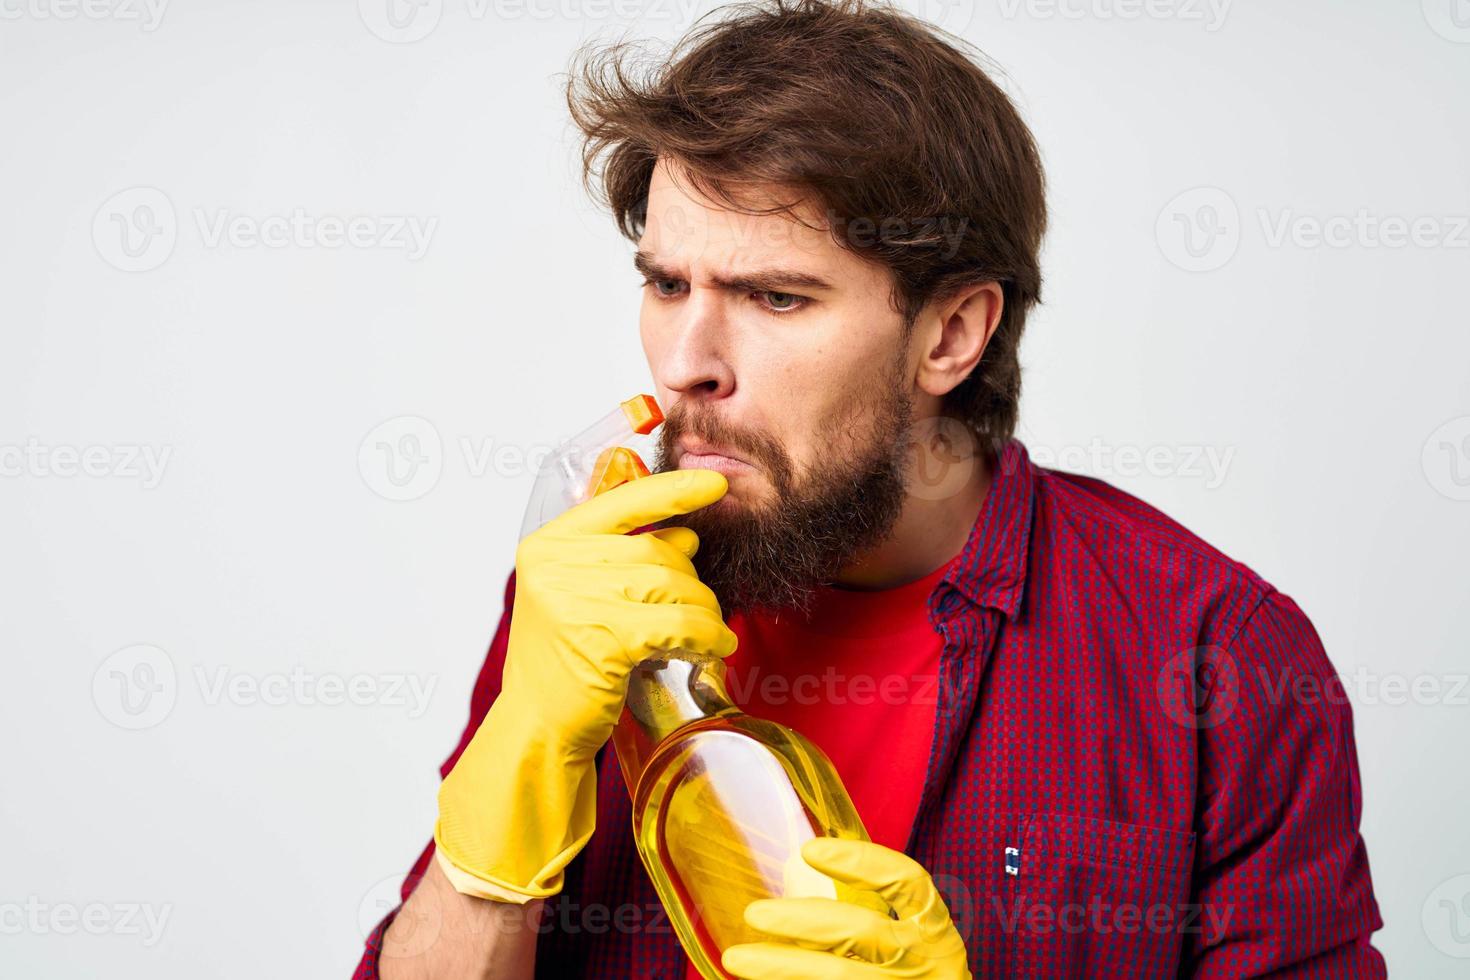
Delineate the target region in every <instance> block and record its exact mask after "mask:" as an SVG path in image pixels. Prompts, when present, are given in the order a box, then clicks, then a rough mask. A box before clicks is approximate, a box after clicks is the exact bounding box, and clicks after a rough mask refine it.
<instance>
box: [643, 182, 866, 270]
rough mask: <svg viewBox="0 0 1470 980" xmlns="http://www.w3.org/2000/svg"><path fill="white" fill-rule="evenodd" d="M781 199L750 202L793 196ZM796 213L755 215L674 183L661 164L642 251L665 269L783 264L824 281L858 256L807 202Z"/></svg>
mask: <svg viewBox="0 0 1470 980" xmlns="http://www.w3.org/2000/svg"><path fill="white" fill-rule="evenodd" d="M779 195H780V192H779V190H778V189H777V188H775V187H772V188H771V189H770V190H769V192H767V193H764V194H761V193H760V192H759V191H758V190H757V191H753V192H750V193H748V194H747V195H746V198H745V200H746V201H748V202H749V204H750V205H754V207H760V206H761V205H760V203H759V202H760V200H761V198H765V199H767V200H769V201H770V202H772V203H776V202H778V201H783V200H784V201H790V200H791V197H790V195H789V192H788V196H786V197H785V198H782V197H780V196H779ZM742 203H744V202H742ZM754 207H752V208H751V209H752V210H753V209H754ZM794 211H795V215H794V216H793V214H789V213H786V212H781V211H777V212H773V213H765V214H761V213H756V214H751V213H749V212H748V211H747V210H745V209H742V208H732V207H730V206H729V205H726V204H725V203H723V202H720V201H714V200H711V199H709V198H708V197H705V196H704V195H703V194H701V193H700V192H699V190H698V189H697V188H695V187H694V186H693V185H692V184H691V183H690V182H689V180H688V178H687V177H686V178H681V179H679V180H677V181H675V180H674V179H672V178H671V177H670V175H669V174H668V173H667V172H666V171H665V168H664V167H663V166H662V165H660V166H659V167H658V168H656V169H655V171H654V175H653V180H652V181H651V182H650V184H649V189H648V211H647V220H646V221H645V224H644V229H643V236H642V237H641V238H640V239H639V241H638V248H639V250H640V251H641V252H643V253H645V254H647V255H649V256H652V257H654V258H655V259H656V260H657V261H658V262H660V263H662V264H664V265H675V264H678V265H694V264H699V265H702V266H710V267H716V268H726V269H738V268H741V267H756V266H772V265H778V264H779V265H784V266H790V267H792V268H796V269H801V270H804V271H806V272H808V273H810V274H812V275H814V276H819V277H820V276H824V275H834V274H836V273H838V272H839V271H841V270H842V269H844V268H845V267H847V266H848V265H849V264H850V263H851V262H852V260H853V256H851V255H850V254H849V253H847V252H846V250H844V249H843V248H841V247H840V246H839V245H838V244H837V243H836V242H835V241H834V240H833V239H832V235H831V232H830V230H829V228H828V224H827V222H826V221H825V220H824V216H823V215H822V213H821V211H820V210H819V209H817V208H816V207H815V206H813V205H811V204H808V203H802V204H800V205H798V206H797V207H796V208H795V209H794Z"/></svg>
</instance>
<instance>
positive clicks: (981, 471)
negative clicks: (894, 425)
mask: <svg viewBox="0 0 1470 980" xmlns="http://www.w3.org/2000/svg"><path fill="white" fill-rule="evenodd" d="M927 462H928V467H926V468H923V469H921V470H919V472H925V473H932V472H935V470H934V469H933V467H936V466H947V467H955V466H964V467H966V468H967V469H968V471H969V473H968V476H967V477H966V478H965V480H964V483H963V484H962V485H961V486H959V487H957V488H956V489H955V491H954V492H953V493H948V492H947V489H948V488H947V487H945V488H944V489H945V490H946V492H945V493H944V494H943V495H942V496H938V497H935V496H934V492H935V490H936V488H935V487H934V486H933V485H932V484H931V483H929V482H928V481H925V480H922V479H921V478H920V477H918V476H915V475H913V474H912V473H911V475H910V479H911V480H912V481H915V482H914V483H913V484H911V485H920V486H923V487H925V488H926V490H927V491H928V492H927V493H919V494H910V495H909V497H908V500H907V501H906V502H905V504H904V508H903V511H902V512H901V513H900V514H899V517H898V520H897V522H895V524H894V525H893V530H892V532H891V533H890V534H889V535H888V537H887V538H885V539H884V540H883V542H882V543H881V544H879V545H878V546H877V547H876V548H873V549H871V550H869V551H867V552H866V553H864V554H863V555H862V556H861V557H860V558H858V559H855V560H854V561H852V562H849V563H848V564H847V565H844V566H843V568H842V571H841V572H840V573H838V576H837V580H836V582H835V584H836V585H837V587H838V588H843V589H851V590H854V591H864V592H871V591H876V590H879V589H894V588H897V587H899V586H901V585H907V584H908V583H909V582H913V581H916V580H917V579H921V578H923V577H924V576H925V575H928V574H929V573H930V572H932V571H934V570H935V569H937V568H939V567H940V566H941V565H943V564H944V563H945V562H947V561H949V560H950V559H951V558H953V557H954V556H955V555H957V554H959V553H960V552H961V551H962V550H964V547H965V542H966V541H968V540H969V538H970V532H971V530H972V529H973V528H974V526H975V521H976V519H977V518H978V517H979V516H980V508H981V506H982V505H983V504H984V503H985V497H986V495H987V494H988V493H989V492H990V483H991V469H992V466H991V462H990V461H989V460H988V459H987V458H986V454H985V453H984V452H982V451H979V450H978V449H977V451H976V454H975V455H974V456H973V457H970V458H968V459H964V460H958V461H949V462H945V463H939V462H936V461H934V460H933V459H930V460H927ZM941 472H942V471H941ZM953 478H954V473H953V472H950V473H948V474H946V476H945V477H942V478H941V481H940V486H941V487H942V486H943V484H944V483H945V482H946V479H953ZM931 498H933V499H931Z"/></svg>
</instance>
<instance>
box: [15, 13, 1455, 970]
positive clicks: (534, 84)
mask: <svg viewBox="0 0 1470 980" xmlns="http://www.w3.org/2000/svg"><path fill="white" fill-rule="evenodd" d="M387 2H388V0H363V3H362V4H354V3H353V2H351V0H341V2H330V3H329V2H311V3H304V2H294V3H289V2H284V0H272V2H262V3H252V4H231V3H224V2H203V0H195V2H187V0H176V2H173V3H167V4H166V5H164V6H162V7H160V6H158V5H157V3H158V0H155V6H154V7H153V8H151V9H150V8H149V7H147V6H145V5H143V3H142V0H127V2H124V0H90V5H89V6H87V7H82V6H79V5H77V4H69V2H68V0H0V178H3V179H0V216H3V222H4V229H3V233H0V270H3V271H0V276H3V288H0V331H3V341H4V344H3V354H0V464H3V466H4V475H3V476H0V514H3V528H4V534H3V540H0V554H3V556H4V557H3V561H0V597H3V598H0V627H3V637H4V656H5V681H4V684H3V686H0V691H3V695H0V699H3V700H0V742H3V744H4V746H5V750H4V757H5V763H4V768H3V781H4V788H3V790H0V972H3V973H4V974H5V975H7V976H16V977H20V976H44V977H62V976H69V977H83V976H92V975H102V974H107V975H129V976H155V977H198V976H211V977H252V976H261V975H270V976H299V977H315V976H330V975H345V974H346V973H347V972H348V971H349V970H350V968H351V966H352V964H353V963H354V962H355V960H356V958H357V955H358V949H359V942H360V939H361V937H362V935H363V932H364V930H365V928H366V927H367V926H368V925H370V924H371V922H373V921H375V920H376V919H377V917H378V916H379V915H380V914H381V913H382V912H383V911H384V910H385V909H386V907H387V906H388V904H389V903H390V902H391V896H392V894H393V890H394V888H395V887H396V884H397V881H398V880H399V878H401V876H402V874H403V873H404V871H405V870H406V869H407V867H408V865H409V863H410V862H411V860H412V859H413V857H414V856H415V855H416V854H417V853H418V851H419V848H420V847H421V846H422V844H423V843H424V841H425V840H426V838H427V836H428V834H429V832H430V829H431V827H432V823H433V818H434V812H435V807H434V793H435V789H436V785H437V780H438V777H437V772H436V767H437V766H438V764H439V763H440V761H441V760H442V759H443V758H444V757H445V755H446V754H447V753H448V752H449V750H450V749H451V748H452V746H453V743H454V739H455V737H456V736H457V734H458V732H459V731H460V728H461V726H462V725H463V723H464V719H465V713H466V710H467V698H468V693H469V690H470V686H471V683H472V681H473V679H474V676H475V673H476V671H477V668H478V666H479V664H480V660H481V656H482V653H483V648H484V645H485V643H486V641H487V639H488V637H489V635H490V633H491V630H492V628H493V626H494V624H495V622H496V619H497V617H498V616H499V614H500V597H501V590H502V586H503V584H504V580H505V576H506V574H507V572H508V571H509V569H510V567H511V563H512V556H513V548H514V543H515V537H516V533H517V529H518V526H519V522H520V516H521V509H522V507H523V504H524V499H525V494H526V492H527V490H528V488H529V479H528V477H527V475H526V470H525V466H524V463H523V462H522V461H521V460H522V459H523V458H524V454H525V453H526V451H527V450H530V449H534V448H536V447H541V446H544V445H545V444H546V443H548V442H550V441H552V440H554V439H556V438H558V437H560V436H564V435H566V434H568V433H569V432H571V431H573V430H575V429H577V428H578V427H580V424H581V423H583V422H585V421H588V420H590V419H591V418H593V417H595V416H597V415H600V414H602V413H603V412H604V411H606V410H607V409H608V408H609V407H610V406H611V403H612V401H614V400H616V399H617V398H620V397H623V396H625V395H627V394H629V393H632V392H634V391H638V390H645V389H648V388H649V379H648V373H647V368H646V365H645V363H644V361H643V358H642V354H641V351H640V348H639V346H638V343H637V339H636V320H635V317H636V311H637V304H638V283H637V279H636V278H635V276H634V275H633V273H632V270H631V267H630V262H629V255H630V248H629V246H628V245H626V244H625V243H624V242H622V241H621V239H619V238H618V237H617V235H616V234H615V232H614V230H613V228H612V227H611V224H610V222H609V221H608V220H606V219H605V218H604V217H603V216H602V215H600V214H598V213H597V212H596V211H595V210H594V209H593V208H592V207H591V205H589V203H588V202H587V201H586V200H585V199H584V196H583V194H582V191H581V189H580V187H579V185H578V183H577V171H576V166H575V161H574V157H573V153H574V142H573V140H572V137H571V133H570V130H569V126H568V123H567V121H566V117H565V110H564V105H563V102H562V96H561V91H560V88H559V87H558V84H557V82H556V81H555V79H554V76H555V75H556V74H557V73H558V72H560V71H562V70H563V69H564V68H565V66H566V63H567V59H568V56H569V54H570V53H571V51H572V49H573V48H574V47H575V46H576V45H577V44H578V43H579V42H581V41H582V40H584V39H587V38H591V37H594V36H602V37H607V36H611V35H613V34H615V33H617V32H619V31H621V30H622V29H624V28H628V27H631V28H632V30H633V31H634V32H635V33H636V34H638V35H641V36H649V37H655V38H665V39H669V38H673V37H675V36H677V35H678V34H679V33H680V32H681V31H682V30H683V28H685V27H686V26H687V25H688V23H689V21H690V19H691V16H692V14H691V12H690V6H689V4H688V3H687V0H618V2H613V0H603V2H599V0H580V2H578V0H521V2H508V0H507V2H502V3H499V4H494V3H490V2H489V0H484V2H481V0H442V2H441V0H424V2H423V3H421V4H420V5H419V6H416V7H415V6H403V7H401V8H400V9H398V11H397V13H398V15H399V17H398V20H397V21H396V22H395V21H390V19H389V17H388V12H389V8H388V7H387ZM697 6H698V9H700V10H704V9H707V6H706V5H704V4H699V5H697ZM908 7H909V9H912V10H917V11H919V12H921V13H926V14H927V15H928V16H929V17H930V18H931V19H933V20H936V21H938V22H940V23H941V24H943V25H945V26H948V27H950V28H952V29H954V30H956V31H958V32H960V33H962V34H963V35H964V36H965V37H967V38H969V39H971V40H972V41H974V42H976V43H977V44H978V45H980V46H981V47H982V48H983V49H984V50H985V51H986V52H987V53H988V54H989V55H990V56H991V57H993V58H994V59H995V60H996V61H997V62H998V63H999V64H1000V65H1002V66H1004V68H1005V70H1006V73H1007V75H1008V77H1007V78H1006V80H1005V84H1006V86H1007V88H1008V90H1009V91H1011V92H1012V93H1013V94H1014V96H1015V98H1016V99H1017V100H1018V102H1019V104H1020V105H1021V107H1022V110H1023V112H1024V113H1025V115H1026V117H1027V119H1028V120H1029V122H1030V124H1031V125H1032V127H1033V128H1034V130H1035V133H1036V136H1037V138H1038V140H1039V141H1040V143H1041V146H1042V147H1043V149H1044V153H1045V160H1046V164H1047V167H1048V170H1049V175H1050V180H1051V197H1050V203H1051V212H1052V230H1051V233H1050V236H1049V239H1048V244H1047V249H1046V255H1045V270H1046V275H1047V286H1046V303H1045V305H1044V306H1043V307H1042V308H1040V309H1039V310H1038V312H1037V313H1036V314H1035V315H1034V316H1033V318H1032V320H1031V322H1030V324H1029V326H1028V333H1027V338H1028V339H1027V340H1026V343H1025V346H1024V350H1023V355H1024V361H1025V364H1026V368H1027V375H1026V397H1025V405H1024V411H1023V424H1022V431H1021V436H1022V438H1023V439H1024V440H1025V441H1026V442H1027V443H1028V445H1029V446H1030V448H1031V450H1032V453H1033V456H1035V457H1036V458H1037V459H1038V460H1040V461H1042V462H1047V461H1048V460H1055V461H1056V465H1058V466H1060V467H1061V468H1065V469H1071V470H1081V471H1085V472H1091V473H1094V474H1096V475H1099V476H1102V477H1104V478H1106V479H1109V480H1112V481H1113V482H1115V483H1117V484H1118V485H1120V486H1122V487H1124V488H1125V489H1127V490H1129V491H1131V492H1134V493H1136V494H1138V495H1139V496H1141V497H1142V498H1143V499H1145V500H1147V501H1149V502H1151V503H1153V504H1155V505H1157V506H1159V507H1161V508H1162V509H1163V510H1164V511H1166V512H1167V513H1169V514H1171V515H1173V516H1175V517H1176V518H1178V519H1179V520H1181V521H1182V522H1183V523H1184V524H1185V525H1187V526H1188V527H1190V528H1192V529H1193V530H1195V531H1196V532H1197V533H1199V534H1200V535H1202V536H1203V537H1204V538H1206V539H1207V540H1209V541H1211V542H1212V543H1214V544H1215V545H1217V546H1218V547H1220V548H1221V549H1223V550H1224V551H1226V553H1228V554H1230V555H1232V556H1233V557H1236V558H1239V559H1240V560H1242V561H1244V562H1246V563H1247V564H1249V565H1251V566H1252V567H1254V568H1255V569H1256V570H1257V571H1258V572H1260V573H1261V574H1262V575H1263V576H1264V577H1265V578H1267V579H1268V580H1269V581H1271V582H1272V583H1273V584H1275V585H1276V586H1278V587H1279V588H1281V589H1282V590H1283V591H1285V592H1287V593H1288V594H1290V595H1292V596H1293V597H1295V598H1296V599H1297V601H1298V602H1299V603H1300V604H1301V606H1302V608H1303V609H1304V610H1306V612H1307V613H1308V615H1309V616H1310V617H1311V618H1312V620H1313V622H1314V623H1315V624H1316V626H1317V629H1318V630H1319V632H1320V633H1321V635H1322V638H1323V640H1324V642H1325V644H1326V647H1327V650H1328V652H1329V653H1330V654H1331V656H1332V658H1333V660H1334V662H1335V663H1336V665H1337V667H1338V669H1339V671H1340V672H1341V673H1342V674H1343V676H1344V679H1345V681H1346V682H1347V687H1348V690H1349V692H1350V693H1351V695H1352V697H1353V700H1354V702H1355V711H1356V719H1357V734H1358V748H1359V754H1360V759H1361V762H1362V773H1363V781H1364V787H1365V794H1366V805H1365V809H1364V814H1363V833H1364V835H1365V837H1366V839H1367V842H1368V848H1369V854H1370V857H1371V861H1372V870H1373V877H1374V882H1375V884H1376V886H1377V893H1378V897H1379V900H1380V902H1381V904H1382V907H1383V913H1384V918H1385V920H1386V921H1387V925H1386V927H1385V929H1384V930H1383V931H1382V932H1381V933H1379V934H1378V935H1377V937H1376V942H1377V943H1378V944H1379V945H1380V947H1381V948H1382V949H1383V951H1384V952H1385V954H1386V955H1387V957H1388V960H1389V963H1390V965H1391V967H1392V968H1393V969H1394V971H1395V972H1396V973H1397V974H1398V975H1401V976H1412V977H1450V976H1461V975H1464V974H1465V972H1466V971H1467V969H1470V958H1467V957H1470V832H1467V829H1466V828H1467V826H1470V823H1467V812H1466V811H1467V804H1470V798H1467V791H1466V776H1465V772H1466V761H1465V751H1466V748H1467V741H1470V688H1467V685H1466V680H1467V672H1470V664H1467V656H1466V654H1467V645H1466V644H1467V641H1466V637H1467V636H1470V602H1467V597H1466V593H1467V575H1466V572H1465V563H1466V554H1467V551H1470V333H1467V330H1466V327H1467V322H1466V312H1467V301H1466V300H1467V296H1466V293H1467V285H1466V284H1467V272H1470V231H1467V229H1466V227H1465V223H1466V220H1467V219H1466V216H1467V214H1470V118H1467V111H1466V106H1465V95H1466V93H1467V91H1470V4H1467V3H1466V2H1465V0H1457V2H1451V0H1444V2H1437V0H1434V2H1431V0H1426V2H1425V3H1424V4H1423V5H1422V6H1421V5H1420V4H1419V3H1417V2H1414V0H1371V2H1370V0H1354V2H1344V0H1293V2H1289V3H1288V2H1281V0H1270V2H1267V0H1235V2H1232V3H1225V4H1224V5H1223V6H1222V5H1221V4H1220V2H1219V0H1217V3H1216V5H1215V6H1214V7H1211V6H1209V5H1208V4H1207V3H1205V2H1204V0H1152V2H1151V3H1149V4H1147V5H1145V4H1143V3H1141V2H1139V3H1130V2H1129V0H1064V2H1061V3H1046V2H1044V0H976V2H974V3H969V2H960V3H954V4H947V5H941V4H940V3H939V2H937V0H930V2H929V3H928V5H927V7H926V6H925V3H924V0H909V3H908ZM395 23H396V24H397V25H398V26H396V27H395V26H394V24H395ZM293 214H296V215H299V216H300V221H299V222H298V223H299V225H300V226H301V230H297V231H290V230H289V229H287V231H288V233H287V234H286V236H285V237H284V238H276V239H273V240H274V241H275V244H274V245H266V244H262V243H260V242H259V241H256V240H252V239H251V238H250V237H249V235H250V233H251V232H252V230H260V231H263V232H264V233H265V234H267V235H271V234H274V232H275V231H276V230H278V225H277V223H276V222H275V221H274V220H273V219H276V218H279V217H281V216H284V217H286V218H290V217H291V216H292V215H293ZM349 219H361V220H360V222H359V224H357V225H355V226H353V227H354V228H355V234H356V236H357V243H356V244H350V243H349V244H342V243H338V244H336V245H335V246H333V245H332V244H331V243H332V242H333V241H335V240H334V239H332V237H331V236H332V234H333V232H332V223H333V222H338V223H343V222H347V221H348V220H349ZM1417 219H1423V220H1419V222H1418V224H1417V225H1413V224H1412V223H1413V222H1415V221H1416V220H1417ZM221 221H225V222H227V223H228V222H233V225H232V227H233V228H234V233H233V241H232V236H231V234H230V233H228V232H227V233H226V234H224V236H223V237H218V236H216V235H215V234H214V232H215V231H216V230H218V229H219V228H220V227H221V226H220V224H219V222H221ZM323 222H325V224H323ZM1314 223H1315V224H1314ZM396 224H405V225H406V226H407V225H412V226H414V227H418V228H419V229H420V231H421V232H423V233H425V234H426V236H427V241H426V242H421V243H420V244H421V245H426V247H423V248H414V247H403V246H404V244H405V240H404V238H403V237H402V236H401V235H399V234H398V233H396V232H395V226H396ZM1324 227H1325V228H1326V229H1327V234H1326V235H1325V236H1323V235H1321V234H1318V235H1316V236H1315V237H1314V234H1313V229H1314V228H1316V229H1317V230H1318V231H1320V230H1321V229H1322V228H1324ZM125 228H126V229H129V230H128V237H125V236H124V229H125ZM140 229H147V230H151V232H152V234H151V235H147V236H145V235H144V234H143V232H142V231H140ZM1395 229H1396V230H1395ZM1406 229H1409V230H1407V231H1406ZM1414 229H1417V231H1415V230H1414ZM1186 234H1187V235H1189V236H1190V237H1189V238H1186V237H1185V236H1186ZM1406 239H1407V240H1406ZM1395 242H1397V244H1395ZM415 440H417V441H415ZM502 449H503V450H504V453H505V454H504V455H500V456H497V455H496V452H497V451H499V450H502ZM405 453H406V455H405ZM390 454H396V458H390ZM1211 454H1213V455H1211ZM150 459H151V460H152V461H153V469H151V470H150V469H149V468H148V465H147V462H146V461H147V460H150ZM415 460H417V462H418V468H417V469H416V470H413V469H410V468H409V467H410V466H412V465H413V464H414V461H415ZM1211 460H1213V462H1211ZM84 464H85V465H84ZM390 464H391V466H393V467H396V468H391V469H390ZM410 477H411V478H410ZM395 479H396V480H397V482H395ZM393 498H409V499H393ZM411 683H412V684H418V685H420V686H419V688H417V689H415V688H412V687H411V686H410V684H411ZM333 685H344V686H345V687H343V688H337V687H334V686H333ZM415 691H417V693H415ZM349 694H350V696H349ZM323 701H336V702H338V703H322V702H323ZM130 909H131V911H129V910H130ZM150 916H151V921H152V922H153V923H154V924H155V926H156V928H155V927H150V926H149V925H148V923H149V921H150Z"/></svg>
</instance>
